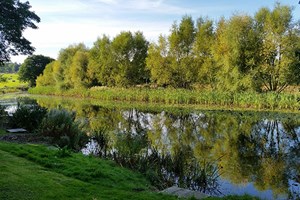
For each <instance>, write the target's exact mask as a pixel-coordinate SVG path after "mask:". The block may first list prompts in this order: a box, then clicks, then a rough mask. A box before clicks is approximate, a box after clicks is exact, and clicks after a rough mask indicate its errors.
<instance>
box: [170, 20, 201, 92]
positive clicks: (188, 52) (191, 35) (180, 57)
mask: <svg viewBox="0 0 300 200" xmlns="http://www.w3.org/2000/svg"><path fill="white" fill-rule="evenodd" d="M195 32H196V30H195V25H194V21H193V19H192V17H190V16H184V17H183V18H182V19H181V21H180V24H179V25H177V24H176V23H174V24H173V26H172V28H171V34H170V35H169V38H168V41H169V48H170V51H169V53H170V57H171V65H170V67H171V68H172V85H173V86H174V87H183V88H186V87H189V86H190V85H191V84H192V83H193V82H195V79H196V73H195V71H196V67H195V64H194V56H193V51H192V47H193V43H194V40H195Z"/></svg>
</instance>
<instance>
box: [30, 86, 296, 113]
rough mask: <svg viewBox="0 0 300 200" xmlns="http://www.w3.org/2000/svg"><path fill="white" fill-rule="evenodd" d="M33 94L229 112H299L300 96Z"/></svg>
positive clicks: (51, 90) (113, 91) (114, 91)
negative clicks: (240, 110)
mask: <svg viewBox="0 0 300 200" xmlns="http://www.w3.org/2000/svg"><path fill="white" fill-rule="evenodd" d="M29 93H30V94H39V95H56V96H69V97H78V98H92V99H99V100H104V101H124V102H143V103H155V104H164V105H198V106H199V105H201V106H209V107H217V108H218V107H220V108H222V109H223V108H227V109H242V110H243V109H245V110H262V111H274V110H276V111H281V110H282V111H287V110H288V111H298V110H299V108H300V105H299V101H298V100H299V98H300V94H297V93H293V94H287V93H280V94H278V93H255V92H243V93H231V92H217V91H197V90H186V89H151V88H127V89H125V88H107V87H97V88H91V89H72V90H58V89H57V88H55V87H36V88H31V89H29Z"/></svg>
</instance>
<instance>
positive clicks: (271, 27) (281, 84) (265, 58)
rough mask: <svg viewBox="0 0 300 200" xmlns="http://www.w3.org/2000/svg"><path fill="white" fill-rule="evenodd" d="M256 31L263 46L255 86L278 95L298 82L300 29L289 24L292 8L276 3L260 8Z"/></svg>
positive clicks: (257, 15)
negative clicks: (269, 7)
mask: <svg viewBox="0 0 300 200" xmlns="http://www.w3.org/2000/svg"><path fill="white" fill-rule="evenodd" d="M255 20H256V28H257V30H258V31H259V32H260V38H261V41H262V43H263V46H262V48H261V50H260V54H261V56H262V62H261V64H260V65H259V68H258V69H257V74H256V80H257V81H256V82H257V83H256V84H257V85H261V86H262V87H264V88H265V89H266V90H267V91H277V92H281V91H282V90H284V89H285V88H286V87H287V86H288V85H290V84H292V83H293V82H295V80H297V79H299V78H300V77H299V74H296V73H295V72H297V71H298V72H299V69H298V70H297V67H295V66H299V58H298V57H297V54H296V52H297V49H298V48H299V46H298V45H299V43H298V42H297V41H299V39H300V35H299V29H300V28H299V26H294V25H293V23H292V8H291V7H289V6H282V5H280V4H279V3H276V5H275V7H274V9H273V10H269V9H267V8H262V9H260V10H259V11H258V12H257V13H256V15H255ZM295 70H296V71H295Z"/></svg>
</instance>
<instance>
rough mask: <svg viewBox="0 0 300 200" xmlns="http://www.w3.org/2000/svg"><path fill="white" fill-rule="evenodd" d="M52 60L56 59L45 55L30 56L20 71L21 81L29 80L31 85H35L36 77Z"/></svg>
mask: <svg viewBox="0 0 300 200" xmlns="http://www.w3.org/2000/svg"><path fill="white" fill-rule="evenodd" d="M52 61H54V59H52V58H50V57H47V56H43V55H33V56H29V57H28V58H26V60H25V61H24V63H23V64H22V65H21V67H20V70H19V72H18V74H19V79H20V81H28V82H29V85H30V86H35V85H36V82H35V81H36V78H37V77H38V76H39V75H40V74H42V73H43V71H44V69H45V67H46V65H47V64H49V63H50V62H52Z"/></svg>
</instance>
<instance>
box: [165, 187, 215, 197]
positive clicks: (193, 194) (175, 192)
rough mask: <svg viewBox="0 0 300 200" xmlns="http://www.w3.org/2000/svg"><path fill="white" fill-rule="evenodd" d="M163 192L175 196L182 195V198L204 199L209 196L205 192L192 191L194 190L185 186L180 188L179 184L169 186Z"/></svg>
mask: <svg viewBox="0 0 300 200" xmlns="http://www.w3.org/2000/svg"><path fill="white" fill-rule="evenodd" d="M161 193H164V194H170V195H175V196H178V197H182V198H190V197H194V198H196V199H203V198H206V197H208V196H209V195H207V194H204V193H202V192H199V191H192V190H188V189H183V188H179V187H177V186H173V187H170V188H167V189H165V190H163V191H161Z"/></svg>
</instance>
